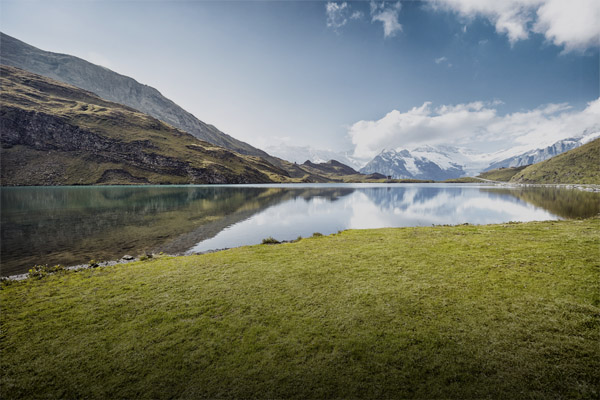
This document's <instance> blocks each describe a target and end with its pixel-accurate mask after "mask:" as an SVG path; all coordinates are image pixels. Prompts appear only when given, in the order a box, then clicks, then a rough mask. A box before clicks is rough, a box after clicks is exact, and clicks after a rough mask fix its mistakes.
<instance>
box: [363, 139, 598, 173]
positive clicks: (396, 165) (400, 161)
mask: <svg viewBox="0 0 600 400" xmlns="http://www.w3.org/2000/svg"><path fill="white" fill-rule="evenodd" d="M598 137H600V131H599V130H597V129H593V130H587V131H585V132H584V133H583V134H581V135H579V136H576V137H571V138H567V139H563V140H560V141H558V142H556V143H554V144H552V145H550V146H547V147H544V148H541V149H531V150H528V151H524V150H527V149H526V148H523V147H513V148H510V149H506V150H502V151H498V152H495V153H475V152H472V151H469V150H466V149H462V148H456V147H452V146H435V147H434V146H424V147H418V148H415V149H412V150H407V149H401V148H400V149H385V150H383V151H382V152H381V153H379V154H378V155H377V156H376V157H375V158H373V159H372V160H371V161H369V162H368V163H367V165H365V166H364V167H363V168H361V169H360V172H362V173H365V174H366V173H368V174H371V173H375V172H378V173H380V174H383V175H391V176H392V177H393V178H395V179H433V180H445V179H453V178H458V177H461V176H474V175H477V174H479V173H480V172H483V171H488V170H491V169H496V168H501V167H519V166H522V165H528V164H534V163H537V162H540V161H544V160H547V159H549V158H551V157H554V156H556V155H558V154H561V153H564V152H565V151H568V150H571V149H574V148H576V147H579V146H581V145H583V144H586V143H588V142H590V141H592V140H594V139H596V138H598Z"/></svg>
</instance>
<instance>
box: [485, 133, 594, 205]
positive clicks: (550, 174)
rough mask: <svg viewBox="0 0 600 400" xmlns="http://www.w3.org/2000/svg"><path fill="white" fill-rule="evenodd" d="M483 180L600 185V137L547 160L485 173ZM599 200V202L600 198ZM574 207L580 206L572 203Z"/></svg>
mask: <svg viewBox="0 0 600 400" xmlns="http://www.w3.org/2000/svg"><path fill="white" fill-rule="evenodd" d="M479 178H483V179H488V180H493V181H503V182H515V183H536V184H537V183H543V184H548V183H550V184H552V183H580V184H596V185H598V184H600V138H596V139H593V140H591V141H589V142H587V143H584V144H582V145H580V146H578V147H576V148H574V149H571V150H568V151H566V152H564V153H561V154H559V155H556V156H554V157H552V158H549V159H547V160H544V161H541V162H538V163H535V164H532V165H527V166H518V167H501V168H499V169H494V170H491V171H487V172H483V173H481V174H480V175H479ZM596 201H597V199H596ZM570 207H574V208H576V207H578V205H577V204H571V205H570Z"/></svg>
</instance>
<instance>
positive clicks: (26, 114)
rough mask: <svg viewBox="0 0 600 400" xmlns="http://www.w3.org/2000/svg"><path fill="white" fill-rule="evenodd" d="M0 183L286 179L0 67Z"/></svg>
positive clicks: (85, 94)
mask: <svg viewBox="0 0 600 400" xmlns="http://www.w3.org/2000/svg"><path fill="white" fill-rule="evenodd" d="M0 83H1V85H0V88H1V91H0V131H1V132H2V135H1V136H0V144H1V146H2V149H1V157H0V158H1V179H2V185H74V184H119V183H161V184H162V183H174V184H176V183H259V182H282V181H289V180H290V178H289V176H288V174H287V172H286V171H284V170H282V169H280V168H277V167H275V166H273V165H271V164H270V163H268V162H266V161H265V160H263V159H262V158H259V157H255V156H247V155H242V154H238V153H236V152H233V151H231V150H228V149H225V148H222V147H219V146H215V145H213V144H211V143H208V142H205V141H201V140H199V139H197V138H196V137H194V136H192V135H190V134H188V133H186V132H184V131H181V130H179V129H176V128H173V127H172V126H170V125H168V124H166V123H164V122H162V121H160V120H158V119H156V118H154V117H152V116H149V115H146V114H143V113H141V112H139V111H138V110H136V109H133V108H131V107H128V106H124V105H121V104H117V103H113V102H110V101H106V100H104V99H102V98H100V97H98V96H97V95H96V94H94V93H92V92H89V91H85V90H82V89H80V88H77V87H74V86H71V85H68V84H65V83H62V82H58V81H55V80H53V79H49V78H47V77H44V76H41V75H36V74H32V73H30V72H27V71H24V70H21V69H18V68H14V67H9V66H0Z"/></svg>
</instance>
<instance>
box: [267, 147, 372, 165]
mask: <svg viewBox="0 0 600 400" xmlns="http://www.w3.org/2000/svg"><path fill="white" fill-rule="evenodd" d="M265 150H266V151H267V152H268V153H269V154H272V155H274V156H277V157H280V158H283V159H285V160H289V161H292V162H296V163H298V164H300V163H303V162H304V161H306V160H308V161H311V162H313V163H317V164H320V163H324V162H327V161H328V160H337V161H339V162H341V163H344V164H346V165H348V166H350V167H352V168H355V169H358V168H360V167H361V166H362V165H363V163H360V162H358V161H357V160H355V159H354V158H353V157H352V155H351V154H352V151H344V152H341V151H332V150H323V149H317V148H314V147H312V146H288V145H285V144H279V145H270V146H267V147H265Z"/></svg>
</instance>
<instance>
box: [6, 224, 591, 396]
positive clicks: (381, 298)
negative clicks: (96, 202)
mask: <svg viewBox="0 0 600 400" xmlns="http://www.w3.org/2000/svg"><path fill="white" fill-rule="evenodd" d="M599 274H600V220H599V219H589V220H583V221H558V222H536V223H525V224H502V225H490V226H458V227H430V228H401V229H378V230H355V231H345V232H342V233H340V234H336V235H332V236H329V237H314V238H309V239H302V240H300V241H299V242H296V243H287V244H280V245H273V246H266V245H258V246H251V247H242V248H237V249H232V250H228V251H222V252H218V253H212V254H206V255H201V256H189V257H176V258H168V257H165V258H158V259H151V260H148V261H145V262H138V263H133V264H128V265H124V266H115V267H106V268H98V269H94V270H85V271H82V272H78V273H66V274H62V275H55V276H48V277H46V278H44V279H41V280H28V281H25V282H22V283H13V284H12V285H9V286H4V287H3V290H1V291H0V292H1V294H0V296H1V300H2V314H1V322H2V337H1V342H0V343H1V358H0V365H1V367H2V380H1V395H2V398H6V399H8V398H32V397H38V398H41V397H43V398H59V397H60V398H165V397H169V398H192V397H210V398H231V397H242V398H254V397H258V398H290V397H292V398H356V397H369V398H553V399H555V398H597V397H598V395H599V394H600V387H599V386H600V373H599V372H598V371H600V347H599V346H598V340H599V339H600V338H599V329H600V280H599V276H600V275H599Z"/></svg>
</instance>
